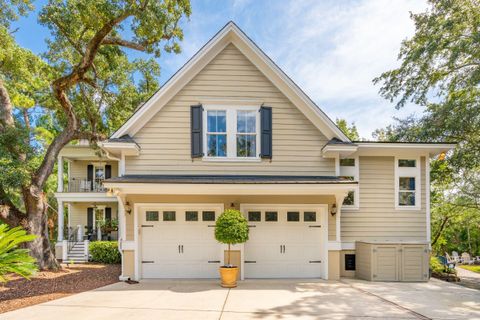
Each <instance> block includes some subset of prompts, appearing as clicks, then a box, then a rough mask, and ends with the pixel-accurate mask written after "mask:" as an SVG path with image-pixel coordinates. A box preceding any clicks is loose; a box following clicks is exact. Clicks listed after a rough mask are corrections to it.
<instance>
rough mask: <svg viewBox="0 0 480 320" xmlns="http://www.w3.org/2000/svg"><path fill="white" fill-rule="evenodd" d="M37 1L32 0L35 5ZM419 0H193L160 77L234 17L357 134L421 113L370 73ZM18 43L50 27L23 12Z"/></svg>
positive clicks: (36, 40)
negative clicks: (382, 92)
mask: <svg viewBox="0 0 480 320" xmlns="http://www.w3.org/2000/svg"><path fill="white" fill-rule="evenodd" d="M43 2H44V0H43V1H37V2H36V7H37V9H39V8H40V7H41V6H42V3H43ZM425 8H426V3H425V1H423V0H332V1H329V0H292V1H287V0H262V1H260V0H192V15H191V16H190V18H189V19H184V20H183V21H182V23H181V26H182V27H183V30H184V40H183V42H182V43H181V47H182V53H181V54H178V55H175V54H167V53H165V54H163V55H162V56H161V57H160V58H159V61H158V62H159V63H160V66H161V77H160V81H161V83H164V82H165V81H166V80H167V79H168V78H169V77H170V76H171V75H172V74H173V73H175V72H176V71H177V70H178V68H180V67H181V66H182V65H183V64H184V63H185V62H186V61H187V60H188V59H189V58H190V57H191V56H192V55H194V54H195V53H196V52H197V51H198V50H199V49H200V48H201V47H202V46H203V45H204V44H205V43H206V42H207V41H208V40H209V39H210V38H211V37H212V36H213V35H214V34H215V33H216V32H217V31H218V30H219V29H220V28H222V27H223V26H224V25H225V24H226V23H227V22H228V21H230V20H232V21H234V22H235V23H236V24H237V25H238V26H239V27H240V28H241V29H242V30H243V31H244V32H245V33H246V34H247V35H248V36H249V37H250V38H251V39H252V40H253V41H254V42H255V43H256V44H257V45H258V46H259V47H260V48H261V49H262V50H263V51H264V52H265V53H266V54H267V55H268V56H269V57H270V58H271V59H273V61H275V63H276V64H277V65H278V66H280V68H281V69H282V70H283V71H284V72H285V73H286V74H287V75H288V76H289V77H290V78H292V79H293V81H295V82H296V83H297V85H299V86H300V88H302V90H304V91H305V92H306V94H307V95H308V96H309V97H310V98H311V99H312V100H313V101H314V102H315V103H316V104H317V105H318V106H319V107H320V108H321V109H322V110H323V111H324V112H325V113H326V114H327V115H328V116H329V117H330V118H331V119H332V120H335V119H336V118H343V119H346V120H347V121H348V122H349V123H352V122H354V123H355V125H356V126H357V128H358V131H359V133H360V136H361V137H362V138H366V139H371V138H372V137H371V133H372V132H373V131H374V130H375V129H377V128H383V127H385V126H387V125H388V124H391V123H393V122H394V120H393V117H399V118H402V117H406V116H407V115H409V114H412V113H414V114H416V115H420V114H421V113H422V112H423V109H422V108H421V107H420V106H415V105H408V106H406V107H405V108H402V109H401V110H396V109H395V106H394V104H393V103H390V102H389V101H387V100H385V99H383V98H382V97H380V96H379V94H378V90H379V88H380V86H379V85H374V84H373V83H372V79H373V78H375V77H377V76H379V75H380V74H381V73H382V72H385V71H387V70H391V69H392V68H395V67H396V66H398V65H399V61H398V60H397V56H398V52H399V49H400V44H401V41H402V40H404V39H406V38H409V37H411V36H412V35H413V33H414V25H413V22H412V20H410V12H414V13H417V12H421V11H424V10H425ZM16 27H18V28H19V29H18V31H17V32H16V33H15V37H16V38H17V41H18V42H19V43H20V44H21V45H22V46H24V47H27V48H29V49H30V50H32V51H34V52H36V53H41V52H43V51H45V50H46V45H45V38H46V37H48V35H49V32H48V30H47V29H45V28H44V27H42V26H40V25H38V23H37V21H36V15H35V14H31V15H30V16H29V17H27V18H22V19H21V20H20V21H19V22H18V23H17V24H16Z"/></svg>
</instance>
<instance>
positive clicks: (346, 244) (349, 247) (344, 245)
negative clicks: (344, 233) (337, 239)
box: [342, 241, 355, 250]
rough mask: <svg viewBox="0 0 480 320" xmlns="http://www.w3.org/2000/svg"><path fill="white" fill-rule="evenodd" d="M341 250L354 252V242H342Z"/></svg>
mask: <svg viewBox="0 0 480 320" xmlns="http://www.w3.org/2000/svg"><path fill="white" fill-rule="evenodd" d="M342 250H355V241H342Z"/></svg>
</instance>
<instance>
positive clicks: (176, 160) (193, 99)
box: [126, 44, 335, 175]
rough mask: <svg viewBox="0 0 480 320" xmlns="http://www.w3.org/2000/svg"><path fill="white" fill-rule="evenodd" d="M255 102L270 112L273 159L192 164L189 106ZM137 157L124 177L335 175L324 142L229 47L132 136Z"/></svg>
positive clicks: (129, 161) (128, 163)
mask: <svg viewBox="0 0 480 320" xmlns="http://www.w3.org/2000/svg"><path fill="white" fill-rule="evenodd" d="M215 98H218V99H222V100H226V101H228V100H232V99H233V100H240V101H241V99H249V100H251V99H254V100H255V101H259V105H260V104H261V103H264V105H266V106H271V107H272V108H273V119H272V121H273V159H272V161H269V160H263V161H259V162H208V161H203V160H202V159H195V160H194V161H192V159H191V157H190V106H191V105H195V104H198V103H199V102H202V101H203V100H205V99H207V100H208V99H210V100H211V99H215ZM134 139H135V141H136V142H137V143H138V144H139V145H140V147H141V152H140V155H139V156H136V157H127V159H126V173H127V174H175V173H177V174H179V173H181V174H195V173H197V174H200V173H204V174H282V175H285V174H287V175H334V173H335V163H334V160H333V159H325V158H322V156H321V149H322V147H323V146H324V145H325V143H326V142H327V138H326V137H325V136H324V135H323V134H322V133H321V132H320V131H319V130H318V129H317V128H316V127H314V125H313V124H312V123H311V122H310V121H309V120H308V119H307V118H306V117H305V116H304V115H303V114H302V113H301V112H300V111H299V110H298V109H297V108H296V107H295V106H294V105H293V104H292V103H291V102H290V101H289V100H288V99H287V98H286V97H285V96H284V95H283V94H282V93H281V92H280V91H279V90H278V89H277V88H276V87H275V86H274V85H273V84H272V83H271V82H270V81H269V80H268V79H267V78H266V77H265V76H264V75H263V74H262V73H261V72H260V71H259V70H258V69H257V68H256V67H255V66H254V65H253V64H252V63H251V62H250V61H249V60H248V59H247V58H246V57H245V56H244V55H243V54H242V53H241V52H240V51H239V50H238V49H237V48H236V47H235V46H234V45H232V44H230V45H229V46H227V47H226V48H225V49H224V50H223V51H222V52H221V53H220V54H219V55H218V56H217V57H215V58H214V59H213V60H212V61H211V62H210V63H209V64H208V65H207V66H206V67H205V68H204V69H203V70H202V71H200V73H199V74H198V75H196V76H195V77H194V78H193V79H192V80H191V81H190V82H189V83H188V84H187V85H186V86H185V87H184V88H183V89H182V90H181V91H180V92H179V93H178V94H177V95H176V96H175V97H174V98H173V99H172V100H171V101H170V102H169V103H167V105H165V106H164V107H163V108H162V109H161V110H160V111H159V112H158V113H157V114H156V115H155V116H154V117H153V118H152V119H151V120H150V121H149V122H148V123H147V124H146V125H145V126H144V127H143V128H142V129H140V131H139V132H137V133H136V134H135V136H134Z"/></svg>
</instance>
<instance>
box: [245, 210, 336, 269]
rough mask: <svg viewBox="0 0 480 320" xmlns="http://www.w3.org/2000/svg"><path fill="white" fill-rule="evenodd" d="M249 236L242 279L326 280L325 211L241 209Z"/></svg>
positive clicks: (326, 239)
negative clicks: (243, 277)
mask: <svg viewBox="0 0 480 320" xmlns="http://www.w3.org/2000/svg"><path fill="white" fill-rule="evenodd" d="M242 212H243V213H244V215H245V217H246V218H247V219H248V221H249V225H250V236H249V238H250V239H249V240H248V241H247V242H246V243H245V246H244V253H245V259H244V268H245V271H244V272H245V278H325V277H326V262H327V260H326V254H327V242H328V238H327V231H328V230H327V216H326V214H327V213H326V208H324V207H321V206H316V207H308V206H303V205H297V206H295V205H289V206H282V207H278V206H275V205H271V206H264V205H262V206H258V205H257V206H255V205H243V206H242Z"/></svg>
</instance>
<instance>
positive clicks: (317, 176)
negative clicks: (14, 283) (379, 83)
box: [57, 23, 453, 280]
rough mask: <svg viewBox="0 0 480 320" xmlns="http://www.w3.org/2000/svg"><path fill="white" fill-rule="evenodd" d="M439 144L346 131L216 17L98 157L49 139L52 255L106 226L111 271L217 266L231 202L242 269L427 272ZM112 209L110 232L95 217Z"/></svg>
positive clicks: (202, 274) (323, 273) (261, 274)
mask: <svg viewBox="0 0 480 320" xmlns="http://www.w3.org/2000/svg"><path fill="white" fill-rule="evenodd" d="M299 63H301V61H300V62H299ZM372 116H374V115H372ZM452 147H453V145H451V144H433V143H431V144H428V143H426V144H420V143H375V142H352V141H350V140H349V139H348V138H347V137H346V136H345V134H343V133H342V131H341V130H339V128H338V127H337V126H336V125H335V124H334V123H333V122H332V121H331V120H330V119H329V118H328V117H327V116H326V115H325V113H324V112H322V110H321V109H320V108H318V107H317V106H316V105H315V104H314V103H313V102H312V101H311V100H310V99H309V98H308V97H307V96H306V94H305V93H304V92H303V91H302V90H301V89H300V88H299V87H298V86H297V85H296V84H295V83H293V81H292V80H291V79H290V78H288V76H287V75H285V74H284V73H283V72H282V70H280V68H279V67H278V66H277V65H275V63H274V62H273V61H272V60H270V59H269V58H268V57H267V56H266V55H265V53H263V52H262V51H261V50H260V49H259V48H258V47H257V46H256V45H255V44H254V43H253V42H252V40H250V39H249V38H248V37H247V36H246V35H245V34H244V33H243V32H242V31H241V30H240V29H239V28H238V27H237V26H236V25H235V24H233V23H228V24H227V25H226V26H225V27H224V28H223V29H222V30H220V31H219V32H218V33H217V34H216V35H215V36H214V37H213V38H212V39H211V40H210V41H209V42H208V43H207V44H206V45H205V46H204V47H203V48H202V49H201V50H200V51H199V52H198V53H196V54H195V55H194V56H193V57H192V58H191V59H190V60H189V61H188V62H187V63H186V64H185V65H184V66H183V67H182V68H181V69H180V70H179V71H178V72H177V73H176V74H175V75H174V76H173V77H172V78H171V79H170V80H169V81H168V82H167V83H166V84H165V85H164V86H163V87H162V88H161V89H160V90H159V91H158V92H157V93H155V94H154V95H153V96H152V97H151V98H150V99H149V100H148V101H147V102H145V104H144V105H142V106H141V107H140V108H139V109H138V110H137V111H136V112H135V113H134V114H133V115H132V117H131V118H129V119H128V121H127V122H126V123H125V124H124V125H123V126H122V127H120V128H119V129H118V130H117V131H116V132H115V133H114V134H113V135H112V137H111V138H110V139H109V140H107V141H104V142H102V143H101V148H102V150H103V154H104V155H103V156H101V157H100V156H98V155H97V154H96V153H95V152H94V151H92V150H90V149H89V148H88V147H87V146H81V145H80V146H69V147H67V148H65V149H64V150H63V151H62V153H61V155H60V157H59V163H63V161H68V168H69V169H68V171H69V172H68V184H67V186H63V178H62V177H63V172H61V170H60V171H59V177H60V178H59V192H58V193H57V198H58V200H59V208H60V210H59V219H58V220H59V228H60V230H63V229H64V228H65V229H68V230H69V233H68V235H65V237H64V236H63V234H61V233H60V234H59V237H58V244H57V245H58V249H59V250H58V252H59V253H58V257H59V258H64V259H68V258H69V257H70V256H75V254H77V255H78V252H85V251H86V246H85V245H84V244H83V243H84V241H94V240H96V239H102V238H105V237H107V238H108V237H110V238H112V239H115V237H117V238H118V242H119V248H120V250H121V253H122V276H121V279H127V278H132V279H142V278H217V277H218V267H219V266H220V265H221V264H222V263H223V261H224V255H225V246H223V245H221V244H219V243H218V242H217V241H216V240H215V239H214V236H213V230H214V228H213V226H214V224H215V220H216V219H217V218H218V216H219V215H220V214H221V212H222V211H223V210H224V209H226V208H237V209H239V210H241V211H242V212H243V213H244V215H245V217H246V218H247V219H248V221H249V225H250V239H249V240H248V241H247V242H246V243H245V244H242V245H236V246H235V247H234V250H235V251H234V253H235V254H234V256H235V259H236V264H237V265H239V266H240V270H241V272H240V274H241V278H242V279H243V278H324V279H337V278H339V277H340V276H353V275H355V274H356V275H357V276H361V277H364V278H370V279H373V280H382V279H384V280H426V279H427V277H428V275H427V274H428V266H427V267H426V262H425V261H426V259H428V247H429V239H430V211H429V204H430V199H429V194H430V192H429V185H430V183H429V159H430V158H431V157H432V156H435V155H438V154H440V153H442V152H446V151H448V150H449V149H451V148H452ZM59 167H62V166H59ZM64 207H65V208H66V207H68V217H69V218H68V222H65V221H63V220H64V219H63V208H64ZM117 217H118V232H116V233H117V234H114V233H115V232H110V233H108V234H105V232H103V233H102V231H101V230H99V229H101V228H99V227H98V226H97V224H96V221H101V220H103V221H105V220H108V219H115V218H117ZM99 219H100V220H99ZM65 226H68V228H67V227H65ZM82 250H84V251H82ZM85 253H86V252H85ZM425 268H427V269H426V270H425ZM355 269H357V270H356V271H355Z"/></svg>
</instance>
